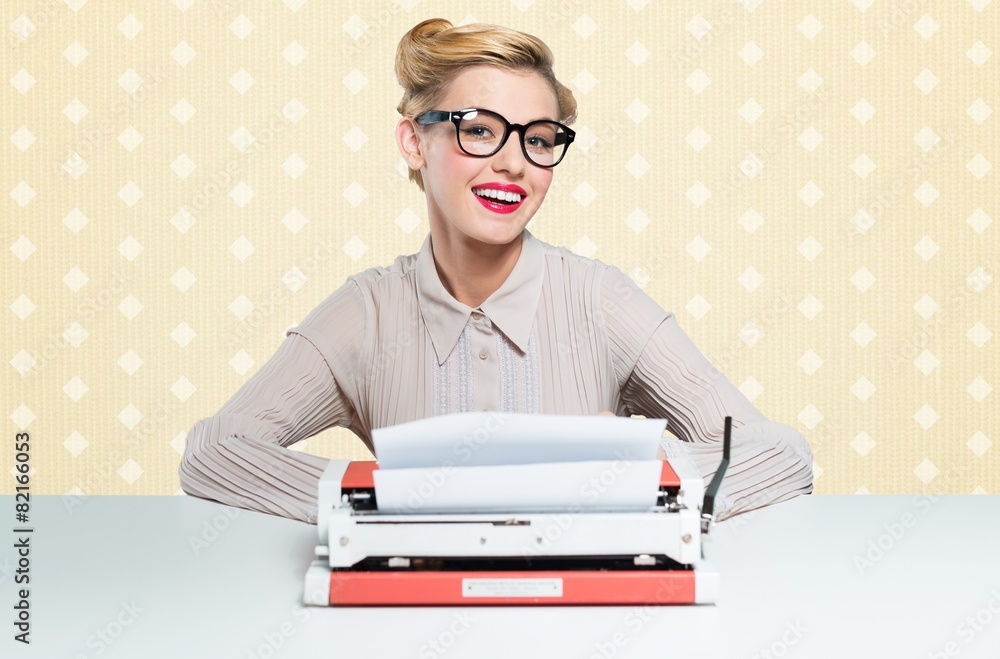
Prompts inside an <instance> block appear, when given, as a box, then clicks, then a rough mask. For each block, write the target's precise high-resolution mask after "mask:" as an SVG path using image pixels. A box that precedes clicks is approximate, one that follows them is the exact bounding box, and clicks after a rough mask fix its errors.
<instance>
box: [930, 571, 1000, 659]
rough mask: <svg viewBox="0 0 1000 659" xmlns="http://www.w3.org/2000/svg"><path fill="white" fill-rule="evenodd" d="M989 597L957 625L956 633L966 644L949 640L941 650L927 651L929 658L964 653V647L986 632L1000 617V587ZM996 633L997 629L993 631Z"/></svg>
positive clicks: (948, 657) (954, 655)
mask: <svg viewBox="0 0 1000 659" xmlns="http://www.w3.org/2000/svg"><path fill="white" fill-rule="evenodd" d="M988 597H989V599H988V600H986V602H985V603H984V604H983V606H981V607H980V608H979V609H977V610H976V611H974V612H973V613H971V614H969V615H966V616H965V618H964V619H963V620H962V622H960V623H958V625H957V626H956V627H955V633H954V635H955V636H957V637H958V638H960V639H961V640H962V641H963V642H964V643H965V645H964V646H962V645H959V644H958V642H957V641H948V642H946V643H945V644H944V647H943V648H942V649H940V650H931V651H930V652H928V653H927V659H950V658H951V657H957V656H959V655H961V654H962V650H963V649H964V648H968V647H969V645H970V644H971V643H973V642H974V641H975V640H976V639H977V638H979V637H980V636H981V635H982V634H983V633H984V632H986V631H988V629H987V628H988V627H990V626H991V625H992V624H993V621H994V620H996V619H997V618H1000V589H998V588H993V589H992V590H990V592H989V594H988ZM993 633H994V634H995V633H996V631H994V632H993Z"/></svg>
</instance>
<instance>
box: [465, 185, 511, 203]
mask: <svg viewBox="0 0 1000 659" xmlns="http://www.w3.org/2000/svg"><path fill="white" fill-rule="evenodd" d="M472 192H473V193H474V194H477V195H479V196H480V197H488V198H490V199H499V200H502V201H506V202H513V203H518V202H520V201H521V195H519V194H518V193H516V192H503V191H502V190H493V189H490V188H481V189H478V190H477V189H473V191H472Z"/></svg>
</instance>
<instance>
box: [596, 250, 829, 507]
mask: <svg viewBox="0 0 1000 659" xmlns="http://www.w3.org/2000/svg"><path fill="white" fill-rule="evenodd" d="M601 288H602V297H603V298H604V302H603V304H604V308H605V309H610V310H611V311H612V312H611V313H605V314H604V318H605V324H606V328H607V332H608V338H609V346H610V348H611V353H612V360H613V363H614V368H615V372H616V374H617V375H618V377H619V384H620V386H621V392H622V402H623V405H624V408H625V411H626V412H627V413H629V414H641V415H643V416H645V417H647V418H658V419H666V421H667V430H669V431H670V433H671V434H673V435H674V436H675V437H676V439H674V438H665V439H664V449H665V451H666V454H667V456H668V457H669V456H671V455H678V454H679V455H683V456H687V457H689V458H690V459H691V461H692V462H693V463H694V465H695V466H696V467H697V468H698V470H699V471H700V472H701V474H702V476H703V477H704V481H705V485H706V486H707V485H708V483H709V482H710V481H711V480H712V477H713V476H714V475H715V471H716V469H717V468H718V466H719V462H720V461H721V459H722V438H723V430H724V427H725V417H726V416H731V417H733V433H732V444H731V449H730V463H729V468H728V469H727V470H726V475H725V478H724V479H723V482H722V487H721V490H720V498H718V499H717V500H716V518H717V519H719V520H723V519H726V518H727V517H731V516H733V515H737V514H740V513H744V512H748V511H750V510H754V509H756V508H761V507H763V506H767V505H771V504H774V503H777V502H779V501H785V500H787V499H790V498H792V497H795V496H798V495H800V494H808V493H811V492H812V487H813V474H812V451H811V450H810V448H809V444H808V443H807V442H806V440H805V438H804V437H802V435H801V434H800V433H799V432H798V431H796V430H795V429H794V428H792V427H790V426H787V425H785V424H782V423H775V422H772V421H769V420H768V419H766V418H765V417H764V415H763V414H761V413H760V412H759V411H758V410H757V409H756V408H755V407H754V406H753V404H752V403H751V402H750V401H749V400H748V399H747V397H746V396H744V395H743V393H742V392H741V391H740V390H739V389H737V388H736V387H735V386H733V384H732V383H731V382H730V381H729V380H728V379H726V377H725V375H723V374H722V373H720V372H719V371H718V370H717V369H716V368H715V367H714V366H712V364H711V362H709V360H708V359H707V358H706V357H705V355H703V354H702V353H701V351H700V350H698V348H697V347H696V346H695V345H694V343H692V341H691V340H690V339H689V338H688V336H687V335H686V334H685V333H684V331H683V330H682V329H681V328H680V326H679V325H678V324H677V319H676V317H675V316H674V314H673V313H670V312H667V311H664V310H663V309H662V308H661V307H660V306H659V305H658V304H657V303H656V302H655V301H654V300H653V299H652V298H650V297H649V296H648V295H646V294H645V293H644V292H643V291H642V290H640V289H639V288H638V287H637V286H636V285H635V283H634V282H632V280H631V279H629V278H628V277H626V276H625V275H624V274H623V273H622V272H621V271H620V270H618V269H617V268H615V267H613V266H611V267H609V268H608V270H607V271H606V272H605V275H604V279H603V281H602V284H601Z"/></svg>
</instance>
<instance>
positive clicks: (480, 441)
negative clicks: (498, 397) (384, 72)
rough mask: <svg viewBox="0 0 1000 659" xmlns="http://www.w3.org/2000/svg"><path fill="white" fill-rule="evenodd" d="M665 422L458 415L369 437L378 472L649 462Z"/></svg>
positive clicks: (388, 429) (413, 423)
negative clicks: (593, 462) (572, 463)
mask: <svg viewBox="0 0 1000 659" xmlns="http://www.w3.org/2000/svg"><path fill="white" fill-rule="evenodd" d="M666 424H667V422H666V421H665V420H664V419H633V418H630V417H612V416H578V415H555V414H513V413H500V412H462V413H458V414H447V415H442V416H433V417H428V418H425V419H420V420H418V421H411V422H409V423H402V424H399V425H395V426H390V427H386V428H376V429H375V430H374V431H373V432H372V440H373V442H374V444H375V455H376V457H377V459H378V463H379V470H382V469H406V468H413V467H443V466H461V467H477V466H487V465H515V464H532V463H539V462H578V461H585V460H653V459H655V458H656V451H657V448H658V447H659V444H660V439H661V437H662V436H663V431H664V429H665V428H666Z"/></svg>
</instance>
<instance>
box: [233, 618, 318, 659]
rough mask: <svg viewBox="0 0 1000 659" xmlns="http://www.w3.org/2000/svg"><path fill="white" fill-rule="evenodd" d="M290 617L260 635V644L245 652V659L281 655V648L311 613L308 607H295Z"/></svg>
mask: <svg viewBox="0 0 1000 659" xmlns="http://www.w3.org/2000/svg"><path fill="white" fill-rule="evenodd" d="M291 616H292V617H291V619H290V620H287V619H286V620H283V621H282V622H281V624H279V625H278V626H277V628H276V629H272V630H270V631H267V632H263V633H261V634H260V639H261V640H260V642H259V643H258V644H257V645H256V646H254V647H252V648H250V649H249V650H247V653H246V655H245V659H272V658H273V657H276V656H278V655H279V654H281V651H282V648H284V647H285V644H287V643H288V640H289V639H290V638H291V637H292V636H294V635H295V633H296V632H297V631H298V628H299V627H300V626H301V625H302V624H303V623H304V622H305V621H306V620H309V618H311V617H312V611H310V610H309V608H308V607H301V606H296V607H293V608H292V613H291Z"/></svg>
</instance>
